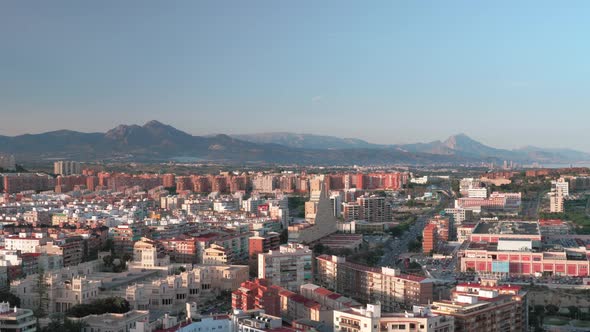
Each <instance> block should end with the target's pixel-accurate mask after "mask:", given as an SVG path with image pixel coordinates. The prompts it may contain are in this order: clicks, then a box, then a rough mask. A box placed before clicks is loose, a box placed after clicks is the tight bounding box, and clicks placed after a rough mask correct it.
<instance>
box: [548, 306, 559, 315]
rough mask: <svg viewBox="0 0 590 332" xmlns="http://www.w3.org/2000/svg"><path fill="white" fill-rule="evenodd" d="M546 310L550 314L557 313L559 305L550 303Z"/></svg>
mask: <svg viewBox="0 0 590 332" xmlns="http://www.w3.org/2000/svg"><path fill="white" fill-rule="evenodd" d="M545 310H546V311H547V313H548V314H549V315H555V314H557V312H558V311H559V307H558V306H556V305H554V304H548V305H546V306H545Z"/></svg>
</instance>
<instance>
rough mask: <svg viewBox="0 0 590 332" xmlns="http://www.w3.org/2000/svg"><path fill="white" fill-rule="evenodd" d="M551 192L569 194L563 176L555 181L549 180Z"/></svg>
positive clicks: (567, 185) (565, 195) (564, 195)
mask: <svg viewBox="0 0 590 332" xmlns="http://www.w3.org/2000/svg"><path fill="white" fill-rule="evenodd" d="M551 192H554V193H558V194H559V193H561V195H562V196H563V197H567V196H569V194H570V191H569V183H568V182H567V181H566V180H565V179H564V178H559V179H557V181H551Z"/></svg>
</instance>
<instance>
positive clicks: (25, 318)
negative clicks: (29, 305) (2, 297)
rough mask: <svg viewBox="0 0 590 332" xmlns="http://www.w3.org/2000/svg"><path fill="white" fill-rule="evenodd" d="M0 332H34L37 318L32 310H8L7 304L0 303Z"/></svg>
mask: <svg viewBox="0 0 590 332" xmlns="http://www.w3.org/2000/svg"><path fill="white" fill-rule="evenodd" d="M0 330H1V331H2V332H35V331H37V318H36V317H35V316H34V315H33V310H30V309H21V308H17V307H14V308H10V304H9V303H8V302H0Z"/></svg>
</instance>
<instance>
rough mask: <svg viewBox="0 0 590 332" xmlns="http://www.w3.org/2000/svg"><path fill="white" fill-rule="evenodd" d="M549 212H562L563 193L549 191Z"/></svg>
mask: <svg viewBox="0 0 590 332" xmlns="http://www.w3.org/2000/svg"><path fill="white" fill-rule="evenodd" d="M549 212H551V213H562V212H563V195H560V194H559V192H551V193H549Z"/></svg>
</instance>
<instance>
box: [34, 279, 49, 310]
mask: <svg viewBox="0 0 590 332" xmlns="http://www.w3.org/2000/svg"><path fill="white" fill-rule="evenodd" d="M35 286H36V287H35V295H36V297H37V303H38V305H37V307H36V308H35V309H34V310H33V312H34V313H35V316H36V317H37V318H40V317H45V316H46V315H47V311H46V309H47V306H48V304H49V295H48V294H47V288H48V285H47V282H46V281H45V271H44V270H43V269H42V268H39V270H38V271H37V282H36V285H35Z"/></svg>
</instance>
